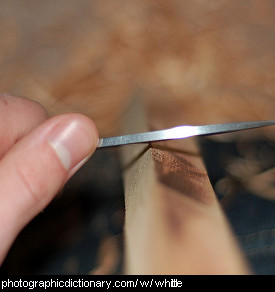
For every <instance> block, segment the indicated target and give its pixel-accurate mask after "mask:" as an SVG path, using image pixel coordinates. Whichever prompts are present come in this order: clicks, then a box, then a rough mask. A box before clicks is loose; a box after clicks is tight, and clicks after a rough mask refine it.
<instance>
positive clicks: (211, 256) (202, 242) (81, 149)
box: [0, 94, 249, 274]
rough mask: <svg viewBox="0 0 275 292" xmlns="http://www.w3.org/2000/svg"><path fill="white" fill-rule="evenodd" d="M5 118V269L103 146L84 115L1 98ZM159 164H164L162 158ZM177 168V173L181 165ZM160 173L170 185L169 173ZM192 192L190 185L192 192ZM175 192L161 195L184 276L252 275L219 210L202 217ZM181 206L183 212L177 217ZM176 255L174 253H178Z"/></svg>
mask: <svg viewBox="0 0 275 292" xmlns="http://www.w3.org/2000/svg"><path fill="white" fill-rule="evenodd" d="M0 117H1V123H0V141H1V144H0V145H1V148H0V190H1V192H0V202H1V203H0V264H1V263H2V262H3V261H4V259H5V257H6V255H7V253H8V251H9V249H10V247H11V245H12V243H13V242H14V240H15V238H16V237H17V235H18V234H19V232H20V231H21V230H22V229H23V228H24V226H26V225H27V224H28V223H29V222H30V221H31V220H32V219H33V218H34V217H35V216H36V215H37V214H38V213H40V212H41V211H42V210H43V209H44V208H45V207H46V206H47V205H48V204H49V203H50V202H51V200H52V199H53V198H54V196H55V195H56V194H57V193H58V191H59V190H60V189H61V188H62V186H63V185H64V184H65V183H66V182H67V180H68V179H69V178H70V177H71V176H72V175H73V174H74V173H75V172H76V171H77V170H78V169H79V168H80V167H81V166H82V165H83V164H84V163H85V162H86V160H87V159H88V158H89V157H90V156H91V155H92V154H93V152H94V151H95V149H96V147H97V143H98V132H97V129H96V127H95V125H94V123H93V121H92V120H90V119H89V118H88V117H86V116H84V115H81V114H76V113H69V114H63V115H58V116H55V117H52V118H48V116H47V113H46V111H45V109H44V108H43V107H42V106H41V105H40V104H38V103H36V102H34V101H31V100H29V99H26V98H21V97H14V96H10V95H7V94H2V95H0ZM155 159H156V160H158V159H161V156H160V155H159V154H158V152H156V153H155ZM175 161H176V160H175ZM178 163H180V164H184V165H185V166H186V171H187V170H188V171H189V172H190V171H191V174H192V177H195V178H196V179H197V180H198V181H200V180H204V176H203V175H201V174H200V173H198V172H196V171H195V170H194V169H193V168H192V167H191V165H190V164H189V163H188V162H186V161H185V160H184V159H182V160H180V162H178ZM163 165H164V164H161V166H162V167H164V166H165V165H164V166H163ZM173 166H174V167H177V165H176V164H173ZM180 169H182V166H181V167H180ZM160 173H162V174H163V175H162V180H163V182H165V173H166V172H165V169H164V170H163V172H160ZM186 176H188V172H186ZM164 189H165V188H164ZM188 190H189V189H188V184H187V185H186V192H188ZM198 190H199V191H198V193H200V189H198ZM173 192H174V190H171V188H170V189H169V190H168V189H167V192H165V194H160V195H163V196H164V195H165V196H166V197H167V202H166V204H165V208H164V209H165V210H166V211H167V212H166V213H165V214H167V216H168V219H167V220H165V222H168V224H170V223H171V224H172V225H173V226H174V227H175V228H171V226H169V228H168V229H169V230H170V231H171V232H173V234H171V237H173V236H174V237H173V238H175V241H173V242H175V244H176V242H180V244H181V246H184V249H183V250H184V251H185V253H184V254H183V255H182V257H181V258H180V262H181V265H183V266H184V267H185V268H186V270H184V273H186V274H188V273H190V274H200V273H203V274H205V273H207V272H209V273H215V274H216V273H219V272H222V273H234V272H236V273H240V274H243V273H245V274H246V273H249V269H247V266H246V263H244V262H243V261H242V260H241V259H240V258H241V256H240V255H239V251H238V249H237V248H235V247H234V243H232V242H231V239H230V236H228V234H229V233H228V234H227V231H226V230H227V229H226V228H224V226H223V224H224V223H223V220H222V219H220V217H219V216H218V219H217V218H216V217H215V216H216V215H215V214H216V213H217V212H218V211H217V210H218V208H217V207H216V205H215V204H214V207H211V208H210V207H206V208H205V209H206V211H202V210H203V209H202V206H201V204H200V202H199V200H198V199H196V200H191V199H190V198H189V197H188V196H187V197H183V198H182V197H181V198H180V199H178V200H179V201H175V198H178V196H174V193H173ZM199 198H200V197H199ZM173 202H174V203H175V205H173ZM211 202H212V201H210V202H209V201H207V202H206V203H207V204H206V205H207V206H208V205H211V206H212V205H213V204H212V203H211ZM171 204H172V205H171ZM178 206H180V207H181V210H180V212H178V213H175V210H177V209H178ZM182 210H185V211H184V212H182ZM209 210H210V211H209ZM211 210H212V211H211ZM177 214H180V216H184V220H183V222H187V223H188V224H185V226H188V228H187V229H186V230H185V232H184V238H180V240H179V237H178V234H179V228H182V227H181V225H180V224H179V222H181V217H179V216H178V215H177ZM200 214H201V215H200ZM213 214H214V215H213ZM213 218H214V219H213ZM220 222H221V223H220ZM164 225H165V224H162V225H161V226H164ZM164 227H165V226H164ZM223 230H225V231H224V232H223ZM204 233H205V234H204ZM206 239H207V240H206ZM211 240H212V241H211ZM158 244H159V243H158ZM217 244H218V246H215V245H217ZM156 246H157V245H156ZM232 246H233V247H232ZM221 247H222V249H221ZM175 250H177V249H175ZM170 251H171V252H173V248H171V249H170ZM198 251H199V252H198ZM217 251H220V254H219V253H217ZM178 257H179V255H178V254H175V255H174V257H173V256H172V254H169V255H168V259H171V258H178ZM158 260H159V259H158ZM206 263H207V265H206ZM174 265H175V264H174V262H173V263H171V266H174ZM202 269H203V270H202ZM205 269H206V270H205Z"/></svg>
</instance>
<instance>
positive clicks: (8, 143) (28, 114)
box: [0, 94, 47, 159]
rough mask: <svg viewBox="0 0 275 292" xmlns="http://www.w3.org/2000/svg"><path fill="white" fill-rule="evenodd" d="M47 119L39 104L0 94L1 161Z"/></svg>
mask: <svg viewBox="0 0 275 292" xmlns="http://www.w3.org/2000/svg"><path fill="white" fill-rule="evenodd" d="M46 118H47V113H46V111H45V109H44V108H43V107H42V106H41V105H40V104H39V103H37V102H34V101H31V100H29V99H26V98H22V97H15V96H10V95H8V94H0V137H1V147H0V159H1V158H2V157H3V155H4V154H5V153H6V152H7V151H8V150H9V149H10V148H11V147H12V145H13V144H15V143H16V142H17V141H18V140H19V139H20V138H22V137H23V136H24V135H26V134H27V133H29V132H30V131H31V130H33V129H34V128H35V127H37V126H38V125H39V124H41V123H42V122H44V121H45V120H46Z"/></svg>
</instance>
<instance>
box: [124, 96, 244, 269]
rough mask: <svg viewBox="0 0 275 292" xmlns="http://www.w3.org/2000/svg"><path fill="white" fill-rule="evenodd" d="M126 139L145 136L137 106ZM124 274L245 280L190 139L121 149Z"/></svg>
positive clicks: (239, 258)
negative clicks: (227, 276)
mask: <svg viewBox="0 0 275 292" xmlns="http://www.w3.org/2000/svg"><path fill="white" fill-rule="evenodd" d="M125 126H126V128H127V131H125V133H126V132H127V133H134V132H139V131H146V130H148V129H147V127H146V118H145V113H144V111H143V109H142V107H141V105H140V102H139V101H135V102H134V104H133V105H132V107H131V109H129V111H128V117H126V122H125ZM122 161H123V165H124V186H125V208H126V216H125V253H126V254H125V273H126V274H246V273H249V268H248V267H247V264H246V262H245V261H244V259H243V257H242V255H241V252H240V250H239V248H238V246H237V244H236V242H235V240H234V237H233V234H232V232H231V231H230V227H229V226H228V223H227V221H226V219H225V217H224V215H223V212H222V210H221V208H220V206H219V204H218V201H217V199H216V196H215V194H214V191H213V189H212V187H211V184H210V181H209V179H208V176H207V173H206V170H205V167H204V165H203V162H202V159H201V157H200V155H199V151H198V148H197V146H196V143H195V141H194V140H193V139H185V140H181V141H169V142H163V143H158V144H154V145H152V146H149V145H131V146H125V147H122Z"/></svg>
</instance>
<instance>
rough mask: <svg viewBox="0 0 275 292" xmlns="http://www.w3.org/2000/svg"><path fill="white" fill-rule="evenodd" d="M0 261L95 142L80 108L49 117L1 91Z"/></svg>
mask: <svg viewBox="0 0 275 292" xmlns="http://www.w3.org/2000/svg"><path fill="white" fill-rule="evenodd" d="M0 117H1V123H0V141H1V145H0V190H1V191H0V264H1V263H2V262H3V260H4V258H5V256H6V254H7V252H8V250H9V248H10V246H11V245H12V243H13V241H14V240H15V238H16V237H17V235H18V233H19V232H20V231H21V230H22V229H23V228H24V226H25V225H26V224H27V223H28V222H29V221H30V220H31V219H32V218H33V217H35V216H36V215H37V214H38V213H39V212H40V211H41V210H43V209H44V208H45V207H46V205H47V204H48V203H49V202H50V201H51V200H52V199H53V198H54V196H55V194H56V193H58V191H59V190H60V189H61V188H62V186H63V185H64V183H65V182H66V181H67V180H68V179H69V178H70V177H71V176H72V175H73V174H74V173H75V172H76V171H77V170H78V169H79V168H80V167H81V166H82V165H83V164H84V163H85V161H86V160H87V159H88V158H89V157H90V155H92V153H93V152H94V151H95V149H96V147H97V141H98V134H97V130H96V127H95V125H94V123H93V122H92V121H91V120H90V119H89V118H87V117H85V116H83V115H81V114H63V115H59V116H55V117H53V118H50V119H48V118H47V114H46V112H45V110H44V109H43V107H42V106H41V105H39V104H38V103H36V102H33V101H30V100H28V99H24V98H20V97H14V96H9V95H0Z"/></svg>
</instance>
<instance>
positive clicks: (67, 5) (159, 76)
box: [0, 0, 275, 274]
mask: <svg viewBox="0 0 275 292" xmlns="http://www.w3.org/2000/svg"><path fill="white" fill-rule="evenodd" d="M274 81H275V1H274V0H244V1H230V0H220V1H207V0H192V1H191V0H186V1H180V0H169V1H168V0H154V1H153V0H131V1H123V0H104V1H100V0H81V1H78V0H60V1H55V0H48V1H39V0H38V1H37V0H21V1H15V0H10V1H4V0H0V90H1V92H9V93H10V94H13V95H18V96H25V97H28V98H31V99H34V100H37V101H39V102H40V103H41V104H43V105H44V107H45V108H46V109H47V111H48V113H49V115H56V114H59V113H64V112H81V113H84V114H86V115H88V116H90V117H91V118H92V119H93V120H94V121H95V123H96V125H97V127H98V129H99V133H100V136H108V135H114V134H116V133H118V132H119V128H120V125H121V117H122V115H123V112H124V111H125V109H126V107H127V104H128V101H129V99H130V98H131V97H132V95H133V93H134V92H135V91H136V89H137V88H142V89H143V92H144V99H145V103H146V108H147V110H148V117H149V124H150V126H151V127H153V128H156V129H157V128H162V127H170V126H175V125H178V124H183V123H191V124H208V123H222V122H233V121H245V120H269V119H270V120H274V117H275V95H274V93H275V82H274ZM199 143H200V145H201V149H202V153H203V158H204V160H205V163H206V167H207V169H208V172H209V177H210V180H211V182H212V184H213V187H214V189H215V191H216V193H217V196H218V197H219V199H220V200H221V203H222V206H223V207H224V210H225V212H226V214H227V216H228V218H229V220H230V222H231V224H232V226H233V229H234V231H235V234H236V237H237V238H238V240H239V242H240V244H241V247H242V249H243V252H244V253H245V255H246V256H247V258H248V260H249V262H250V263H251V265H252V267H253V269H254V270H255V273H257V274H263V273H269V274H270V273H271V274H274V273H275V201H274V200H275V167H274V165H275V149H274V144H275V131H274V128H273V127H270V128H265V129H261V130H253V131H249V132H242V133H238V134H234V135H226V136H225V135H223V136H219V137H217V138H215V139H212V138H211V139H201V140H200V141H199ZM122 185H123V182H122V179H121V169H120V163H119V157H118V153H117V152H116V151H113V150H112V151H111V150H108V151H100V152H99V151H98V152H96V154H95V155H94V157H93V158H92V159H91V160H90V161H89V162H88V163H87V164H86V165H85V166H84V167H83V168H82V169H81V170H80V171H79V172H78V173H77V174H76V175H75V176H74V177H73V178H72V179H71V181H70V182H69V183H68V184H67V185H66V186H65V187H64V189H63V190H62V192H61V193H60V195H59V196H58V197H57V198H56V199H55V200H54V201H53V203H52V204H51V205H50V206H49V207H48V208H47V209H45V210H44V212H43V213H42V214H40V215H39V216H38V217H37V218H36V219H35V220H34V221H33V222H31V224H30V225H29V226H27V227H26V229H25V230H23V232H22V234H20V236H19V237H18V239H17V241H16V242H15V244H14V246H13V247H12V249H11V251H10V254H9V255H8V257H7V259H6V261H5V263H4V265H3V267H2V268H1V270H0V272H1V273H2V274H11V273H12V274H17V273H22V274H33V273H46V274H89V273H95V274H96V273H100V274H117V273H121V271H122V269H123V218H124V214H123V213H124V203H123V187H122Z"/></svg>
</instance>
